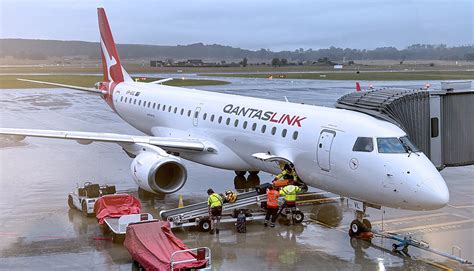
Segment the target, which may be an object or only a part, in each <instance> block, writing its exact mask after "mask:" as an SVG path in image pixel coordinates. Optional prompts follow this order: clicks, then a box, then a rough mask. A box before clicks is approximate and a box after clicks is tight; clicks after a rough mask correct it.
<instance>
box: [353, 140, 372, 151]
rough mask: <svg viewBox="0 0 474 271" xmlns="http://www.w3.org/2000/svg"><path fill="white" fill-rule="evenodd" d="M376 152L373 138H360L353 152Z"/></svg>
mask: <svg viewBox="0 0 474 271" xmlns="http://www.w3.org/2000/svg"><path fill="white" fill-rule="evenodd" d="M373 150H374V143H373V141H372V138H371V137H358V138H357V140H356V142H355V144H354V147H353V148H352V151H363V152H371V151H373Z"/></svg>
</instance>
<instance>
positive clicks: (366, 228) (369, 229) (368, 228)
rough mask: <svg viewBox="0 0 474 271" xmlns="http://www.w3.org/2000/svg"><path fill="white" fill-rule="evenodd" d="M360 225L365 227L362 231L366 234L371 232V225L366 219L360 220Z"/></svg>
mask: <svg viewBox="0 0 474 271" xmlns="http://www.w3.org/2000/svg"><path fill="white" fill-rule="evenodd" d="M362 224H363V225H364V227H365V229H364V231H367V232H369V231H372V224H371V223H370V221H369V220H368V219H365V218H364V219H363V220H362Z"/></svg>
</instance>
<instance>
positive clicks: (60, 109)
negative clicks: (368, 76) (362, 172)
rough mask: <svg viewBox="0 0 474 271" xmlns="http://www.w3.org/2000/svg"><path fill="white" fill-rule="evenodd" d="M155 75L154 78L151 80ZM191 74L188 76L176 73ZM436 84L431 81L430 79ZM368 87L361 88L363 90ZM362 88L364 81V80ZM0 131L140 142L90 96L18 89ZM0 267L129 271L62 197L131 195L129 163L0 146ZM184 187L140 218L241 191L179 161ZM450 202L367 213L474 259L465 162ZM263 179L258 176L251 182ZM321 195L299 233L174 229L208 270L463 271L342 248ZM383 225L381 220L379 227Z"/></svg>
mask: <svg viewBox="0 0 474 271" xmlns="http://www.w3.org/2000/svg"><path fill="white" fill-rule="evenodd" d="M160 76H161V77H163V75H160ZM186 76H187V77H189V76H188V75H186ZM226 80H229V81H232V84H230V85H226V86H209V87H200V89H207V90H211V91H219V92H225V93H236V94H241V95H249V96H256V97H264V98H269V99H277V100H284V99H285V98H284V97H285V96H286V97H287V98H288V99H289V100H290V101H292V102H304V103H308V104H317V105H324V106H332V104H333V103H334V102H335V100H336V99H337V98H338V97H340V96H341V95H343V94H346V93H349V92H352V91H353V90H354V85H353V84H354V83H353V82H347V81H313V80H297V81H291V80H264V79H238V78H231V79H228V78H226ZM424 83H425V82H421V81H413V82H395V83H394V82H378V83H377V85H376V86H388V85H395V86H408V87H420V86H422V85H424ZM430 83H432V84H433V85H434V86H436V82H430ZM366 84H367V85H368V82H366ZM363 85H364V84H363ZM0 125H1V127H15V128H36V129H60V130H78V131H97V132H114V133H128V134H139V132H138V131H136V130H134V129H133V128H132V127H131V126H129V125H127V124H125V123H124V122H123V121H121V120H120V119H119V118H118V117H117V116H115V115H114V114H113V113H112V112H111V110H110V109H109V108H108V107H107V105H106V104H105V103H104V102H103V101H102V100H101V99H99V98H98V97H96V96H95V95H91V94H87V93H81V92H77V91H73V90H66V89H23V90H18V89H15V90H2V91H1V92H0ZM0 162H1V165H0V210H2V211H1V212H0V239H1V240H2V241H1V242H0V269H6V270H24V269H35V270H46V269H48V270H50V269H56V270H58V269H68V270H77V269H94V270H130V269H131V266H132V263H131V258H130V256H129V254H128V252H127V251H126V250H125V249H124V248H123V247H122V246H121V245H118V244H114V243H113V242H112V241H111V239H110V236H104V235H103V234H102V232H101V230H100V228H99V226H98V225H97V223H96V221H95V219H93V218H85V217H83V216H82V214H81V213H80V212H79V211H77V210H70V209H69V208H68V206H67V193H68V192H70V191H71V190H72V189H73V188H74V187H75V186H76V183H83V182H85V181H92V182H98V183H101V184H104V183H108V184H115V185H116V186H117V188H118V190H120V191H126V192H130V193H133V194H135V195H136V189H137V188H136V186H135V184H134V183H133V181H132V179H131V175H130V170H129V167H130V158H128V156H126V155H125V153H123V151H122V150H121V149H120V147H119V146H117V145H114V144H105V143H93V144H91V145H86V146H84V145H79V144H77V143H76V142H73V141H61V140H48V139H34V138H29V139H27V140H26V141H24V142H21V143H16V142H13V141H9V140H5V139H4V140H1V141H0ZM186 166H187V168H188V175H189V179H188V182H187V183H186V185H185V186H184V188H183V189H182V190H181V191H180V192H179V193H177V194H174V195H170V196H167V197H166V198H165V199H143V200H142V203H143V206H144V210H145V211H149V212H151V213H152V214H153V215H155V216H158V213H159V210H161V209H166V208H174V207H176V206H177V204H178V195H183V197H184V203H185V204H189V203H191V202H197V201H199V200H203V199H205V196H204V195H205V191H206V190H207V188H209V187H213V188H214V189H215V190H217V191H223V190H225V189H227V188H234V185H237V186H239V187H238V188H242V186H244V187H245V186H246V185H247V186H251V185H254V184H255V183H256V180H252V181H250V182H243V183H242V182H234V173H233V172H231V171H224V170H219V169H213V168H208V167H204V166H201V165H198V164H195V163H191V162H186ZM441 173H442V175H443V176H444V177H445V180H446V181H447V183H448V186H449V188H450V193H451V202H450V204H449V205H448V206H446V207H445V208H443V209H440V210H436V211H431V212H411V211H403V210H395V209H389V208H384V209H382V210H374V209H370V211H369V215H370V220H371V221H372V224H373V225H374V226H375V227H378V228H381V227H382V226H383V228H384V229H389V230H392V231H395V232H398V233H401V234H410V235H412V236H414V237H416V238H418V239H422V240H424V241H427V242H429V243H430V246H431V247H433V248H436V249H438V250H441V251H444V252H448V253H451V252H452V250H453V247H455V248H454V252H455V253H456V254H457V255H459V249H460V253H461V256H462V257H464V258H467V259H469V260H471V261H472V260H474V257H473V255H474V184H473V178H474V166H468V167H460V168H448V169H445V170H443V171H442V172H441ZM269 179H271V176H269V175H268V174H260V182H261V183H263V182H265V181H266V180H269ZM311 191H313V192H317V193H319V196H318V197H319V198H317V199H316V200H314V201H312V202H311V203H312V204H310V205H308V206H305V207H302V208H303V210H304V211H305V213H306V220H305V221H304V223H303V224H302V225H296V226H286V225H283V224H278V225H277V227H276V228H273V229H269V228H268V229H267V228H264V227H263V225H262V223H261V222H250V223H248V228H247V233H246V234H241V233H237V232H236V230H235V226H234V225H231V224H226V225H222V227H221V228H222V230H221V232H220V234H219V235H218V236H216V235H210V234H208V233H202V232H199V231H197V230H192V229H189V230H181V229H177V230H175V233H176V234H177V235H178V236H179V237H180V238H182V239H183V241H184V242H185V243H186V244H187V245H188V246H189V247H195V246H209V247H210V248H211V249H212V254H213V269H215V270H249V269H253V270H315V269H317V270H407V269H408V270H432V269H450V268H454V269H468V270H474V268H473V267H472V266H465V265H461V264H458V263H456V262H453V261H451V260H447V259H446V258H442V257H439V256H436V255H434V254H431V253H427V252H423V251H421V250H419V249H416V248H411V249H410V254H411V256H412V257H411V258H410V257H406V256H401V255H398V254H392V253H391V252H390V249H391V244H392V242H391V241H389V240H386V239H385V240H382V239H374V240H373V241H372V244H370V243H367V242H365V241H360V240H351V239H350V238H349V236H348V234H347V230H348V227H349V224H350V221H351V220H352V219H353V211H351V210H350V209H348V208H347V207H346V205H345V204H344V201H343V200H341V199H340V198H339V197H338V196H337V195H333V194H331V193H327V192H324V191H318V190H316V189H312V190H311ZM382 221H383V223H382Z"/></svg>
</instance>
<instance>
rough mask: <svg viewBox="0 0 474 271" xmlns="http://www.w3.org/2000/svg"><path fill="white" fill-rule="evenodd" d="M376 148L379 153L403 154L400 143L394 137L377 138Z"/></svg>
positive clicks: (403, 149) (403, 150)
mask: <svg viewBox="0 0 474 271" xmlns="http://www.w3.org/2000/svg"><path fill="white" fill-rule="evenodd" d="M377 148H378V149H379V152H380V153H404V152H406V150H405V148H404V147H403V145H402V143H401V142H400V140H398V138H396V137H387V138H377Z"/></svg>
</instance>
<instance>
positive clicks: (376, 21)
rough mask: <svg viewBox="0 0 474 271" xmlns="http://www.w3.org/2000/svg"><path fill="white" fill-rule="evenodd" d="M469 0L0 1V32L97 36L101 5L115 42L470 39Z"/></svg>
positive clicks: (340, 43)
mask: <svg viewBox="0 0 474 271" xmlns="http://www.w3.org/2000/svg"><path fill="white" fill-rule="evenodd" d="M473 3H474V1H473V0H431V1H429V0H419V1H415V0H413V1H408V0H398V1H388V0H385V1H382V0H345V1H339V0H327V1H314V0H313V1H311V0H307V1H306V0H304V1H295V0H272V1H267V0H262V1H258V0H240V1H235V0H169V1H168V0H167V1H162V0H147V1H137V0H135V1H112V0H76V1H72V0H0V5H1V6H0V12H1V14H0V37H1V38H32V39H58V40H84V41H97V40H98V30H97V12H96V8H97V7H101V6H102V7H105V9H106V12H107V15H108V17H109V22H110V24H111V27H112V31H113V34H114V38H115V41H116V42H117V43H135V44H156V45H177V44H191V43H197V42H202V43H205V44H214V43H217V44H222V45H230V46H234V47H241V48H246V49H260V48H266V49H267V48H269V49H271V50H294V49H297V48H304V49H308V48H313V49H319V48H327V47H329V46H336V47H343V48H367V49H372V48H376V47H382V46H395V47H397V48H405V47H406V46H408V45H411V44H415V43H429V44H440V43H443V44H447V45H449V46H452V45H466V44H473V43H474V41H473V36H474V34H473V32H474V28H473V25H474V15H473V14H474V4H473Z"/></svg>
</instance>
